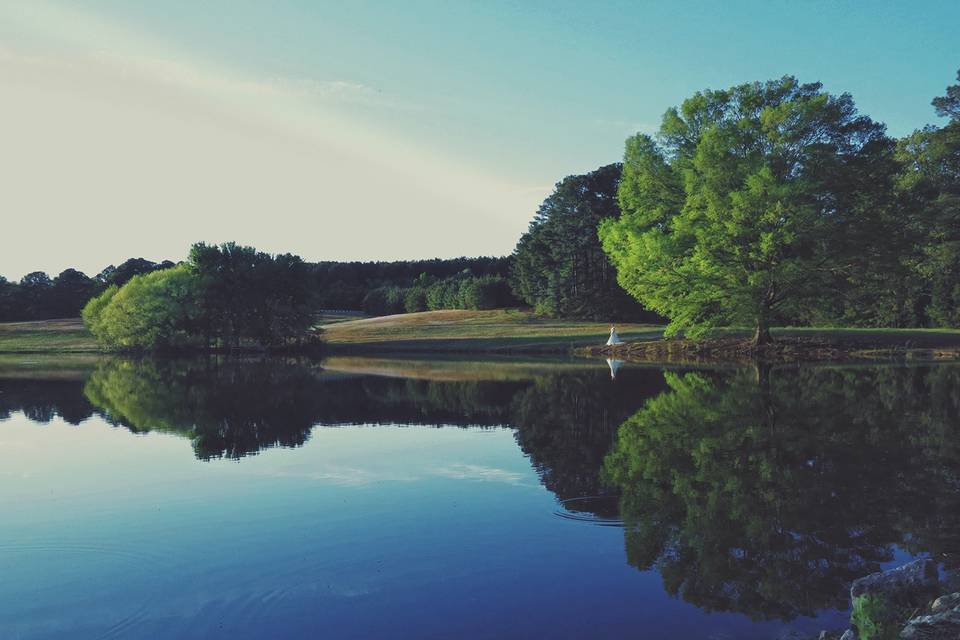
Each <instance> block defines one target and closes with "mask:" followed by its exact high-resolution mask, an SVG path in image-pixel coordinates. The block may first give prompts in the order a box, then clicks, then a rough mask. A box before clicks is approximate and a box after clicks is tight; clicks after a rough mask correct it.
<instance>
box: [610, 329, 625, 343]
mask: <svg viewBox="0 0 960 640" xmlns="http://www.w3.org/2000/svg"><path fill="white" fill-rule="evenodd" d="M607 344H608V345H611V344H623V340H621V339H620V336H618V335H617V328H616V327H610V339H609V340H607Z"/></svg>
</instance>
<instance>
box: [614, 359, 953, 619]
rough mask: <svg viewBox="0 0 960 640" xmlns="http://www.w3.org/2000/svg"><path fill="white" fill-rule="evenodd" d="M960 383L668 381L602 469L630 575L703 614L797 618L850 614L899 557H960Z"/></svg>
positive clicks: (786, 375)
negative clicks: (853, 591)
mask: <svg viewBox="0 0 960 640" xmlns="http://www.w3.org/2000/svg"><path fill="white" fill-rule="evenodd" d="M958 373H960V371H958V369H957V368H956V367H934V368H891V367H876V368H870V369H858V370H843V369H824V368H817V369H794V370H783V371H776V372H773V373H768V372H762V373H761V374H760V375H759V376H758V375H757V374H755V373H750V372H741V373H737V374H734V375H725V376H716V375H706V374H701V373H690V374H687V375H672V374H667V381H668V383H669V385H670V391H669V392H667V393H664V394H661V395H660V396H658V397H656V398H654V399H652V400H649V401H648V402H647V403H646V404H645V405H644V407H643V408H642V409H641V410H640V411H638V412H637V413H636V414H634V415H633V416H632V417H631V418H630V419H629V420H627V421H626V422H625V423H624V424H623V425H622V426H621V427H620V430H619V434H618V439H617V444H616V447H615V448H614V449H613V450H612V451H611V452H610V454H609V455H608V456H607V458H606V460H605V463H604V468H603V475H604V478H605V480H606V481H607V482H609V483H611V484H612V485H615V486H617V487H618V488H619V489H620V490H621V492H622V495H621V514H622V517H623V518H624V520H625V525H626V532H625V536H626V547H627V556H628V561H629V562H630V564H632V565H635V566H636V567H638V568H640V569H648V568H651V567H656V568H657V570H658V572H659V573H660V574H661V576H662V578H663V581H664V586H665V588H666V589H667V590H668V591H669V592H671V593H673V594H679V595H681V596H682V597H683V598H684V599H685V600H688V601H690V602H692V603H694V604H697V605H698V606H700V607H703V608H706V609H710V610H723V611H739V612H742V613H746V614H749V615H751V616H753V617H757V618H773V617H778V618H791V617H793V616H795V615H801V614H807V615H809V614H812V613H814V612H815V611H816V610H818V609H823V608H841V609H842V608H845V606H846V604H847V596H846V590H847V588H848V587H849V583H850V581H851V580H853V579H854V578H857V577H860V576H862V575H865V574H867V573H870V572H872V571H875V570H877V568H878V563H879V562H881V561H887V560H891V559H892V557H893V556H892V549H891V545H893V544H896V545H900V546H902V547H906V548H907V549H909V550H911V551H914V552H931V553H934V554H938V555H939V554H955V553H956V552H958V551H960V422H958V419H957V418H958V410H960V392H958V389H960V386H958V384H957V382H958ZM758 378H759V379H758Z"/></svg>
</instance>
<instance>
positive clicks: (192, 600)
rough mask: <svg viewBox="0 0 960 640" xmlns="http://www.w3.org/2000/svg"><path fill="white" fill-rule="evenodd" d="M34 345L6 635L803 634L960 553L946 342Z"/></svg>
mask: <svg viewBox="0 0 960 640" xmlns="http://www.w3.org/2000/svg"><path fill="white" fill-rule="evenodd" d="M24 360H25V358H20V359H19V361H18V362H17V363H16V364H11V363H10V362H6V363H0V476H2V482H0V508H2V513H3V517H2V519H0V572H2V575H3V580H2V582H0V638H5V639H6V638H14V639H30V640H34V639H46V638H58V639H59V638H71V639H73V640H77V639H85V638H197V639H200V638H204V639H209V638H231V639H238V638H307V637H311V638H312V637H316V638H321V637H322V638H531V637H538V638H539V637H542V638H587V637H589V638H623V637H642V638H670V639H676V638H694V639H696V638H703V639H713V640H717V639H726V638H730V639H733V638H737V639H740V638H746V639H753V638H756V639H773V638H787V637H798V636H796V634H815V633H817V632H818V631H819V630H820V629H830V628H839V627H844V626H845V625H846V620H847V617H848V611H847V608H848V604H849V603H848V596H847V592H848V589H849V584H850V582H851V581H852V580H853V579H855V578H857V577H860V576H862V575H865V574H867V573H870V572H873V571H876V570H878V569H880V568H885V567H892V566H896V565H897V564H900V563H903V562H905V561H907V560H909V559H910V558H912V557H916V556H930V557H934V558H936V559H937V560H938V561H939V562H942V563H944V566H945V567H948V568H949V567H956V565H957V564H958V556H957V552H958V551H960V437H958V436H960V366H956V365H951V364H930V365H911V366H908V365H896V366H895V365H846V366H838V365H823V364H818V365H809V366H773V367H762V368H759V369H758V368H749V367H748V368H737V367H715V368H698V369H694V368H667V369H664V368H661V367H656V366H638V365H626V364H620V363H609V364H608V363H605V362H603V361H601V360H597V361H592V360H566V361H534V362H522V361H515V360H497V361H483V362H463V361H457V360H432V361H431V360H411V359H406V360H404V359H399V360H386V359H364V358H330V359H328V360H324V361H305V360H298V359H288V360H270V361H255V360H227V359H205V360H179V361H178V360H122V359H106V360H95V361H93V360H78V361H76V362H73V361H59V360H45V361H39V360H35V361H32V362H23V361H24ZM614 374H615V375H614ZM790 634H794V635H793V636H791V635H790Z"/></svg>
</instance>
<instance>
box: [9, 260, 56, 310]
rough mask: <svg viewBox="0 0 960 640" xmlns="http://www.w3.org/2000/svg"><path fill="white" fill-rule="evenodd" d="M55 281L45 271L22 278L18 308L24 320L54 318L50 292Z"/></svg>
mask: <svg viewBox="0 0 960 640" xmlns="http://www.w3.org/2000/svg"><path fill="white" fill-rule="evenodd" d="M52 289H53V280H51V279H50V276H48V275H47V274H46V273H44V272H43V271H33V272H31V273H28V274H27V275H25V276H23V277H22V278H20V286H19V289H18V292H17V294H18V295H17V302H16V304H17V306H18V307H19V312H20V317H21V319H24V320H27V319H29V320H43V319H47V318H51V317H53V313H52V312H53V309H52V305H51V298H50V292H51V290H52Z"/></svg>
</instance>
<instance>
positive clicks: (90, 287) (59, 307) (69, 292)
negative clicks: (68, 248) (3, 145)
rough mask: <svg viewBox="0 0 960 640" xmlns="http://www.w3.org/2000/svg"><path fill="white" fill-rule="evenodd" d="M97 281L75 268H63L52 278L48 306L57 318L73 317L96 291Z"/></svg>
mask: <svg viewBox="0 0 960 640" xmlns="http://www.w3.org/2000/svg"><path fill="white" fill-rule="evenodd" d="M97 288H98V287H97V282H96V281H95V280H93V279H91V278H89V277H88V276H87V275H86V274H85V273H83V272H81V271H77V270H76V269H65V270H64V271H61V272H60V275H58V276H57V277H56V278H54V280H53V285H52V286H51V288H50V290H49V292H48V294H49V296H50V302H49V304H48V308H49V309H50V313H51V315H52V316H54V317H57V318H73V317H76V316H77V315H79V314H80V310H81V309H83V306H84V305H85V304H86V303H87V301H88V300H90V298H92V297H93V296H94V295H95V294H96V293H97Z"/></svg>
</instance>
